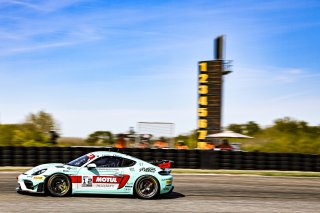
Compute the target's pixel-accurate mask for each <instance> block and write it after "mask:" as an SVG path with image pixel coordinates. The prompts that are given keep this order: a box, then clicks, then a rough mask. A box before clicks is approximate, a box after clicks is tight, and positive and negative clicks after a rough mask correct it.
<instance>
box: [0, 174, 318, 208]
mask: <svg viewBox="0 0 320 213" xmlns="http://www.w3.org/2000/svg"><path fill="white" fill-rule="evenodd" d="M16 176H17V173H0V189H1V190H0V212H130V213H132V212H268V213H269V212H281V213H286V212H288V213H289V212H290V213H293V212H320V178H293V177H261V176H228V175H174V184H175V190H174V192H173V193H172V194H171V195H168V196H164V197H160V199H158V200H140V199H137V198H133V197H128V196H126V197H123V196H92V195H81V196H79V195H78V196H72V197H66V198H56V197H50V196H44V195H21V194H18V193H16V192H15V187H16V179H15V177H16Z"/></svg>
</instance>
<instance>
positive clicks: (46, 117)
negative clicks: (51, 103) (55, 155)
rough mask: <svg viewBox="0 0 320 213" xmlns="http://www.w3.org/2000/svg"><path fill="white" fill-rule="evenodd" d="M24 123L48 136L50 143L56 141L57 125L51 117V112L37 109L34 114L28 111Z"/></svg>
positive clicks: (57, 135)
mask: <svg viewBox="0 0 320 213" xmlns="http://www.w3.org/2000/svg"><path fill="white" fill-rule="evenodd" d="M25 123H27V124H31V125H33V126H34V127H35V130H36V131H37V132H40V133H42V134H43V135H45V136H46V137H48V138H49V140H50V142H51V144H56V143H57V139H58V137H59V134H58V131H59V125H58V123H57V121H56V120H55V119H54V118H53V116H52V114H50V113H47V112H45V111H39V112H38V113H35V114H33V113H30V114H29V115H28V116H27V117H26V121H25Z"/></svg>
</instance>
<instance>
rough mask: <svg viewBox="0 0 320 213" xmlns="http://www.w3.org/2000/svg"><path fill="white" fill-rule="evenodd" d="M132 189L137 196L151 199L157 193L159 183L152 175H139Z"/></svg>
mask: <svg viewBox="0 0 320 213" xmlns="http://www.w3.org/2000/svg"><path fill="white" fill-rule="evenodd" d="M134 189H135V193H136V195H137V196H138V197H139V198H142V199H152V198H155V197H156V196H157V195H158V194H159V183H158V181H157V180H156V178H155V177H153V176H141V177H139V178H138V180H137V181H136V184H135V187H134Z"/></svg>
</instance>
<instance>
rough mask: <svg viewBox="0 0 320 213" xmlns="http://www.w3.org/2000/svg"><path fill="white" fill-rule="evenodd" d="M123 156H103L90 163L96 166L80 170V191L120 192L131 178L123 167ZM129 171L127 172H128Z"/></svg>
mask: <svg viewBox="0 0 320 213" xmlns="http://www.w3.org/2000/svg"><path fill="white" fill-rule="evenodd" d="M122 162H123V158H120V157H117V156H102V157H100V158H98V159H96V160H94V161H93V162H91V163H90V164H95V165H96V167H95V168H89V167H87V166H86V167H83V168H81V169H80V171H79V174H78V175H79V176H81V183H80V182H79V183H78V187H77V188H78V189H77V191H78V192H83V193H102V194H118V193H122V192H123V190H121V189H122V188H123V187H124V185H125V184H126V182H127V181H128V179H129V177H130V176H129V175H128V174H124V168H122V167H121V165H122ZM126 173H127V172H126Z"/></svg>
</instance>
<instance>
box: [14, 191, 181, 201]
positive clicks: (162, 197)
mask: <svg viewBox="0 0 320 213" xmlns="http://www.w3.org/2000/svg"><path fill="white" fill-rule="evenodd" d="M18 194H21V195H27V196H31V197H50V195H47V194H38V193H30V192H18ZM69 197H86V198H122V199H138V198H137V197H136V196H132V195H102V194H75V195H71V196H69ZM182 197H185V195H184V194H181V193H179V192H171V193H170V194H167V195H160V196H158V197H157V198H155V199H156V200H167V199H168V200H171V199H177V198H182Z"/></svg>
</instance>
